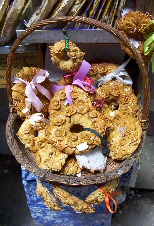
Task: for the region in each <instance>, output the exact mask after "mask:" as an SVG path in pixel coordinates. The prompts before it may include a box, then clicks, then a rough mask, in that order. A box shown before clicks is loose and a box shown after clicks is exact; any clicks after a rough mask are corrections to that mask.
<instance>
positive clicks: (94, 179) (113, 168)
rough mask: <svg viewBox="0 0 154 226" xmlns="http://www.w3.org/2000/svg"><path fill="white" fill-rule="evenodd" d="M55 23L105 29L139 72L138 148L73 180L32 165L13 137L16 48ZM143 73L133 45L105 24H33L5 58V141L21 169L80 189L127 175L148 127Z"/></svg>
mask: <svg viewBox="0 0 154 226" xmlns="http://www.w3.org/2000/svg"><path fill="white" fill-rule="evenodd" d="M57 22H64V24H65V25H66V24H67V23H68V22H79V23H85V24H88V25H91V26H94V27H97V28H99V29H104V30H106V31H107V32H109V33H110V34H112V35H114V36H116V37H117V38H118V39H119V41H121V42H122V43H123V44H125V45H126V46H127V47H128V48H129V50H130V51H131V52H132V54H133V56H134V59H135V60H136V63H137V64H138V67H139V71H140V73H139V74H138V75H136V76H138V79H137V81H138V84H137V86H138V87H140V88H139V89H138V91H137V92H138V93H137V95H138V96H139V97H140V99H141V100H142V110H141V123H142V129H143V136H142V141H141V143H140V145H139V147H138V149H137V150H136V151H135V152H134V154H133V155H132V156H131V157H130V158H128V159H126V160H124V161H121V162H120V161H113V160H111V159H109V158H108V161H107V167H106V170H105V172H103V173H95V174H93V173H90V172H89V171H85V172H83V173H82V176H81V177H76V176H65V175H60V174H58V173H52V172H50V171H47V170H43V169H40V168H38V166H37V164H36V161H35V156H34V154H33V153H31V152H30V151H29V150H28V149H25V147H24V145H23V144H21V142H20V141H19V139H18V138H17V136H16V133H17V131H18V129H19V127H20V125H21V120H20V119H19V117H18V116H17V113H16V110H15V108H14V106H13V101H12V92H11V87H12V82H11V79H12V76H11V68H12V63H13V59H14V56H15V52H16V50H17V48H18V46H19V45H20V44H21V42H22V40H24V39H25V38H26V37H27V36H28V35H29V34H30V33H32V32H33V31H34V30H36V29H39V28H42V27H43V26H47V25H50V24H52V23H57ZM44 32H45V31H44ZM53 32H54V31H53ZM147 74H148V73H147V69H146V67H145V65H144V63H143V60H142V57H141V55H140V53H139V52H138V50H137V49H136V48H135V47H134V46H133V44H131V43H130V41H129V39H128V38H127V37H125V36H124V35H123V34H121V33H120V32H119V31H118V30H116V29H115V28H112V27H110V26H109V25H107V24H105V23H101V22H99V21H96V20H94V19H90V18H84V17H78V16H77V17H59V18H50V19H46V20H44V21H41V22H39V23H36V24H35V25H33V26H31V27H29V28H27V29H26V30H25V31H24V32H23V33H22V34H21V35H20V36H19V37H18V38H17V39H16V41H15V42H14V44H13V46H12V48H11V51H10V54H9V55H8V59H7V72H6V84H7V90H8V99H9V102H10V115H9V118H8V121H7V124H6V138H7V142H8V146H9V147H10V149H11V151H12V153H13V155H14V156H15V158H16V159H17V161H18V162H19V163H20V164H21V165H22V166H24V167H25V168H26V169H27V170H29V171H30V172H32V173H34V174H35V175H36V176H39V177H41V178H42V179H44V180H45V181H47V182H51V183H56V184H59V185H70V186H81V185H91V184H100V183H106V182H107V181H109V180H112V179H114V178H117V177H120V176H121V175H122V174H123V173H125V172H127V171H128V170H129V169H130V168H131V167H132V166H133V165H134V164H135V163H137V162H138V158H139V155H140V152H141V148H142V146H143V143H144V140H145V139H144V138H145V134H146V130H147V127H148V114H149V105H150V104H149V103H150V94H149V92H150V89H149V81H148V76H147Z"/></svg>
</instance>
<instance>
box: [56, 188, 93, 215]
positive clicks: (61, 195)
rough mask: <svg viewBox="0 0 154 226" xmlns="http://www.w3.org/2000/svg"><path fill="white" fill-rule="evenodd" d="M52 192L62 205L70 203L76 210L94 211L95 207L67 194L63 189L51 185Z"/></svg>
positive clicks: (83, 211)
mask: <svg viewBox="0 0 154 226" xmlns="http://www.w3.org/2000/svg"><path fill="white" fill-rule="evenodd" d="M53 189H54V190H53V192H54V195H55V197H56V198H57V199H59V200H60V201H61V202H62V203H63V204H64V205H66V206H68V205H70V206H71V207H72V208H73V209H74V210H75V211H76V212H82V213H94V212H95V209H94V208H93V207H92V206H91V205H90V204H88V203H86V202H84V201H83V200H81V199H79V198H77V197H75V196H73V195H71V194H69V193H68V192H67V191H65V190H64V189H62V188H60V187H58V186H53Z"/></svg>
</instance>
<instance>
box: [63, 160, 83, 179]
mask: <svg viewBox="0 0 154 226" xmlns="http://www.w3.org/2000/svg"><path fill="white" fill-rule="evenodd" d="M80 172H81V168H80V166H79V164H78V162H77V160H76V159H75V158H73V157H71V158H68V159H67V160H66V162H65V165H64V166H63V168H62V169H61V171H60V173H61V174H64V175H73V176H74V175H76V174H78V173H80Z"/></svg>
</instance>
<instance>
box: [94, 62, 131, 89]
mask: <svg viewBox="0 0 154 226" xmlns="http://www.w3.org/2000/svg"><path fill="white" fill-rule="evenodd" d="M129 61H130V58H129V59H128V60H127V61H126V62H124V63H123V64H122V65H121V66H119V67H118V68H117V69H116V70H114V71H112V72H111V73H109V74H107V75H106V76H104V77H102V78H100V79H98V80H97V81H96V82H94V84H93V85H95V86H98V87H99V86H101V85H103V84H105V83H106V82H108V81H110V80H112V79H113V78H116V79H117V80H118V81H119V82H122V83H124V84H126V85H132V83H133V81H132V79H131V78H130V76H129V74H128V73H127V72H126V70H125V69H124V68H125V67H126V65H127V64H128V63H129ZM121 76H125V78H124V79H123V78H122V77H121Z"/></svg>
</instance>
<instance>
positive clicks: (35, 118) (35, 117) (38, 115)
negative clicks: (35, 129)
mask: <svg viewBox="0 0 154 226" xmlns="http://www.w3.org/2000/svg"><path fill="white" fill-rule="evenodd" d="M28 121H29V122H30V123H31V124H32V125H33V126H35V123H36V122H40V121H43V122H45V123H47V124H49V120H48V119H46V118H44V115H43V114H42V113H35V114H33V115H31V116H29V120H28Z"/></svg>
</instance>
